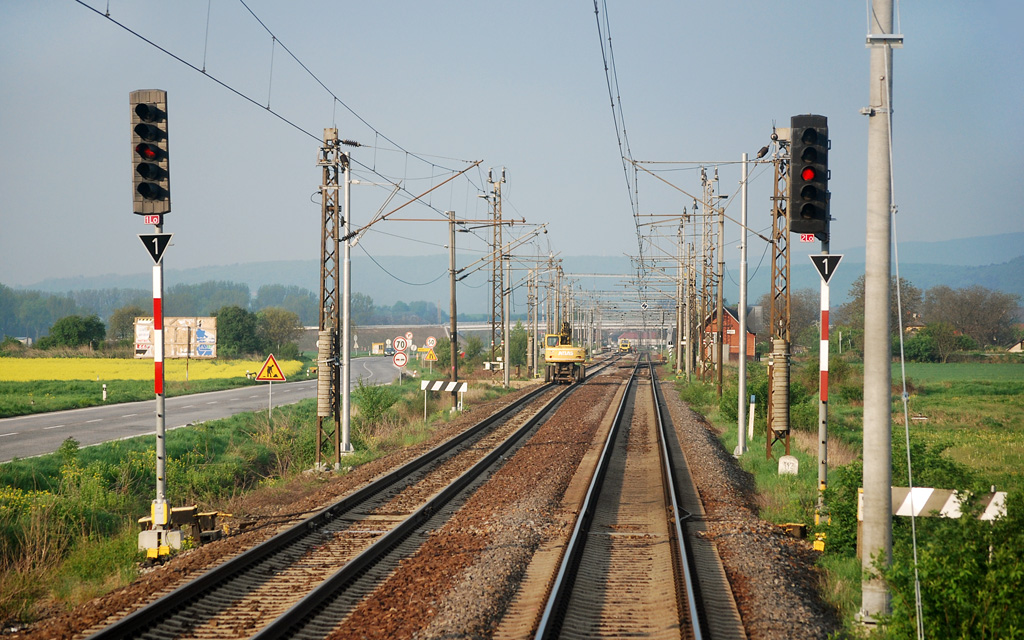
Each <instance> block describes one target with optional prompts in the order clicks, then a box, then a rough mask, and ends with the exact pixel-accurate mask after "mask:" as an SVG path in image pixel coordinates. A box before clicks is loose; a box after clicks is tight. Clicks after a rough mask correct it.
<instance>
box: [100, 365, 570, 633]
mask: <svg viewBox="0 0 1024 640" xmlns="http://www.w3.org/2000/svg"><path fill="white" fill-rule="evenodd" d="M579 386H581V385H575V386H570V387H563V388H558V387H554V386H552V385H544V386H542V387H540V388H539V389H538V390H536V391H534V392H532V393H530V394H528V395H527V396H524V398H522V399H520V400H519V401H517V402H516V403H513V404H512V405H510V406H509V407H507V408H505V409H504V410H502V411H500V412H498V413H496V414H495V415H493V416H491V417H489V418H487V419H485V420H483V421H481V422H480V423H478V424H477V425H475V426H474V427H472V428H470V429H468V430H466V431H465V432H463V433H462V434H460V435H459V436H457V437H456V438H453V439H452V440H449V441H448V442H446V443H444V444H442V445H440V446H438V447H436V448H435V449H433V450H431V451H429V452H427V453H425V454H424V455H422V456H420V457H419V458H416V459H414V460H412V461H410V462H409V463H407V464H405V465H403V466H401V467H399V468H398V469H396V470H394V471H393V472H391V473H389V474H387V475H386V476H383V477H381V478H379V479H378V480H376V481H375V482H373V483H371V484H369V485H367V486H365V487H364V488H362V489H360V490H359V491H357V492H355V493H353V494H351V495H349V496H347V497H345V498H343V499H342V500H339V501H338V502H336V503H334V504H333V505H331V506H329V507H327V508H325V509H323V510H322V511H320V512H319V513H317V514H316V515H314V516H312V517H310V518H308V519H307V520H304V521H302V522H300V523H299V524H297V525H294V526H292V527H290V528H288V529H286V530H285V531H282V532H281V533H279V534H277V535H276V536H274V537H273V538H271V539H269V540H267V541H266V542H264V543H262V544H260V545H258V546H256V547H254V548H253V549H250V550H249V551H247V552H245V553H243V554H240V555H239V556H236V557H235V558H233V559H232V560H230V561H228V562H226V563H224V564H222V565H220V566H218V567H216V568H214V569H211V570H210V571H208V572H207V573H205V574H204V575H202V576H200V577H199V578H197V579H196V580H193V581H191V582H189V583H187V584H185V585H183V586H181V587H179V588H177V589H175V590H174V591H173V592H171V593H169V594H167V595H166V596H164V597H162V598H160V599H158V600H156V601H154V602H152V603H151V604H149V605H147V606H145V607H143V608H141V609H138V610H136V611H134V612H132V613H130V614H128V615H126V616H125V617H123V618H121V619H120V620H118V621H116V622H113V623H112V624H109V626H106V627H103V628H100V629H95V630H93V631H94V632H93V633H92V635H90V636H89V637H90V638H93V639H95V640H108V639H113V638H118V639H122V638H152V639H159V638H196V639H203V640H206V639H211V640H212V639H221V638H223V639H227V638H232V639H234V638H243V637H253V638H277V637H286V636H287V637H314V638H323V637H325V634H326V633H327V632H328V631H329V630H330V628H331V626H332V625H336V624H337V623H338V622H339V621H340V618H339V616H342V617H343V615H344V612H345V611H346V610H349V609H351V608H352V607H353V606H355V604H356V603H358V601H359V599H360V598H361V597H362V595H365V593H367V592H369V591H370V590H372V589H373V586H374V585H375V584H376V583H377V582H380V581H381V580H383V579H385V578H386V576H387V575H388V574H389V572H391V571H393V570H394V567H395V566H396V564H397V562H398V561H399V559H400V558H401V557H403V555H408V554H410V553H412V552H413V551H414V550H415V548H417V547H418V546H419V544H420V542H421V541H422V536H423V535H424V534H423V532H425V531H429V530H431V529H433V528H437V527H438V526H440V525H441V524H443V521H444V519H445V518H446V517H448V516H449V515H450V513H451V512H452V511H453V510H454V509H456V508H457V505H458V504H459V502H460V501H464V499H465V495H467V494H468V492H469V491H471V489H472V487H473V486H475V485H478V484H479V483H481V482H483V481H484V480H485V479H486V477H487V472H488V471H489V470H490V469H491V468H492V467H493V466H495V465H496V464H497V463H499V462H500V461H501V459H502V456H503V455H506V454H507V453H508V452H509V451H510V450H512V449H514V448H515V447H517V446H520V445H521V444H522V442H523V441H524V440H525V438H526V436H527V434H529V433H530V432H531V431H532V430H533V429H534V428H535V427H536V426H537V425H538V424H539V423H540V422H542V421H543V420H544V419H545V418H546V417H547V416H549V415H550V414H551V413H552V412H554V410H555V408H556V407H557V406H558V405H559V403H560V402H561V401H562V400H563V399H564V398H565V397H566V396H568V395H570V394H572V393H573V392H574V391H575V390H576V389H577V388H578V387H579ZM460 496H461V497H460ZM416 532H420V534H421V535H420V536H419V539H418V538H417V537H416V536H415V535H414V534H415V533H416ZM389 558H390V559H389ZM339 567H340V568H339ZM327 602H333V603H336V604H337V606H333V607H330V608H327V607H325V603H327ZM346 603H347V604H346ZM325 611H326V613H325ZM325 616H326V618H325Z"/></svg>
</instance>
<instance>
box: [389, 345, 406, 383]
mask: <svg viewBox="0 0 1024 640" xmlns="http://www.w3.org/2000/svg"><path fill="white" fill-rule="evenodd" d="M391 361H392V362H393V363H395V366H396V367H398V384H402V369H403V368H404V367H405V365H406V364H408V362H409V356H407V355H405V351H396V352H395V355H394V356H392V357H391Z"/></svg>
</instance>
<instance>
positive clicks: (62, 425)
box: [43, 424, 67, 431]
mask: <svg viewBox="0 0 1024 640" xmlns="http://www.w3.org/2000/svg"><path fill="white" fill-rule="evenodd" d="M66 426H67V425H66V424H55V425H53V426H52V427H43V431H46V430H47V429H60V428H61V427H66Z"/></svg>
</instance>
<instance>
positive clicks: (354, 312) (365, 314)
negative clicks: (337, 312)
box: [349, 293, 373, 326]
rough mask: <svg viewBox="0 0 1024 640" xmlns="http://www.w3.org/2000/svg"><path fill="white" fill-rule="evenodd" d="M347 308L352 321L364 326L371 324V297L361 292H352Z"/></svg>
mask: <svg viewBox="0 0 1024 640" xmlns="http://www.w3.org/2000/svg"><path fill="white" fill-rule="evenodd" d="M349 308H350V310H349V314H350V316H351V318H352V322H355V323H357V324H361V325H364V326H365V325H368V324H373V298H371V297H370V296H368V295H365V294H362V293H353V294H352V301H351V303H350V305H349Z"/></svg>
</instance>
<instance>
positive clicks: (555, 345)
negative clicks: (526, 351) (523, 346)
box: [544, 322, 587, 384]
mask: <svg viewBox="0 0 1024 640" xmlns="http://www.w3.org/2000/svg"><path fill="white" fill-rule="evenodd" d="M586 360H587V350H586V349H584V348H583V347H574V346H573V345H572V329H571V328H570V326H569V323H568V322H563V323H562V331H561V332H560V333H549V334H546V335H545V336H544V362H545V364H546V365H547V366H546V367H545V369H544V381H545V382H557V383H559V384H572V383H574V382H582V381H583V379H584V378H586V376H587V370H586V366H585V365H584V363H585V362H586Z"/></svg>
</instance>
